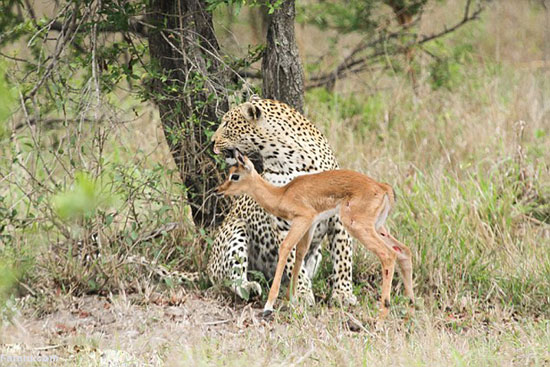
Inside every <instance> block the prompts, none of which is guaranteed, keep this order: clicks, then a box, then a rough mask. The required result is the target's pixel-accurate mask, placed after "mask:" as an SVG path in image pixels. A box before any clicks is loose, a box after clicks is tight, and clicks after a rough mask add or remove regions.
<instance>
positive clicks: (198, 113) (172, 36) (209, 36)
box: [148, 0, 229, 227]
mask: <svg viewBox="0 0 550 367" xmlns="http://www.w3.org/2000/svg"><path fill="white" fill-rule="evenodd" d="M148 10H149V19H148V20H149V23H150V24H152V25H153V26H154V28H153V29H152V30H151V31H150V32H149V33H148V35H149V36H148V41H149V49H150V56H151V63H152V66H153V70H155V72H153V74H152V75H153V82H152V83H151V88H150V92H151V95H152V98H153V100H154V101H155V102H156V104H157V105H158V108H159V112H160V117H161V119H162V125H163V129H164V134H165V137H166V141H167V143H168V145H169V147H170V149H171V152H172V155H173V157H174V160H175V162H176V165H177V167H178V169H179V171H180V175H181V179H182V181H183V183H184V186H185V189H186V194H187V200H188V202H189V204H190V206H191V213H192V217H193V221H194V223H195V225H197V226H200V227H212V226H216V225H217V224H219V223H221V220H222V219H223V212H224V210H223V208H224V207H225V205H224V203H225V201H220V200H219V198H218V196H217V195H216V194H215V192H214V189H215V188H216V187H217V185H218V184H219V182H220V176H219V175H220V174H219V172H220V170H219V169H217V167H216V163H215V161H214V159H213V157H212V156H211V153H210V146H209V145H210V141H209V139H208V132H209V131H212V130H215V129H216V127H217V125H218V121H219V119H220V117H221V116H222V115H223V113H225V112H226V111H227V110H228V99H227V95H226V91H227V85H228V80H229V78H228V73H227V72H226V70H225V68H224V65H223V63H222V62H221V61H220V60H222V59H221V58H219V57H218V55H219V45H218V41H217V40H216V37H215V34H214V28H213V23H212V15H211V14H210V13H209V12H208V11H207V10H206V5H205V3H204V2H203V1H202V0H152V1H151V2H150V5H149V9H148Z"/></svg>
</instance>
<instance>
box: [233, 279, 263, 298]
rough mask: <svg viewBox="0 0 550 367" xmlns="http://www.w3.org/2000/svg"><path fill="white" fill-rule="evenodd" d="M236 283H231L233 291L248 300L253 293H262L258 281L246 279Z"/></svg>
mask: <svg viewBox="0 0 550 367" xmlns="http://www.w3.org/2000/svg"><path fill="white" fill-rule="evenodd" d="M238 283H239V284H234V285H233V291H234V292H235V293H237V295H238V296H239V297H240V298H242V299H244V300H248V299H250V297H251V296H252V295H254V294H256V295H258V296H261V295H262V287H261V286H260V283H258V282H249V281H248V280H243V281H240V282H238Z"/></svg>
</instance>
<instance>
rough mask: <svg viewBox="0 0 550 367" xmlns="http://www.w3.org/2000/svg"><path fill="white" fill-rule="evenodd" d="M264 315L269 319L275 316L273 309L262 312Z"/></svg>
mask: <svg viewBox="0 0 550 367" xmlns="http://www.w3.org/2000/svg"><path fill="white" fill-rule="evenodd" d="M262 317H263V318H264V319H266V320H269V319H271V318H272V317H273V310H264V312H262Z"/></svg>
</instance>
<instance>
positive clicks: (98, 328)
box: [0, 1, 550, 366]
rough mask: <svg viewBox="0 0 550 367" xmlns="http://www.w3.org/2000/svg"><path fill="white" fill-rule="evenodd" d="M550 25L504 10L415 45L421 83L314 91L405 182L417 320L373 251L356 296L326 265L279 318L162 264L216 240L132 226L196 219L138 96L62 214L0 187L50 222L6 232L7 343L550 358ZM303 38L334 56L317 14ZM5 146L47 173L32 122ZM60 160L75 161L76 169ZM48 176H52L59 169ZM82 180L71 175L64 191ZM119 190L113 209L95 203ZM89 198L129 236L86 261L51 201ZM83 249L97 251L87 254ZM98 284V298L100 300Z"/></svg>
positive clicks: (354, 161)
mask: <svg viewBox="0 0 550 367" xmlns="http://www.w3.org/2000/svg"><path fill="white" fill-rule="evenodd" d="M453 4H454V3H452V4H449V6H448V7H446V8H445V7H434V8H433V9H432V8H428V14H427V15H426V16H425V17H424V18H423V19H425V20H424V21H423V22H422V24H421V29H422V30H423V32H426V33H429V32H431V31H432V30H433V29H437V27H438V26H440V25H441V24H444V23H445V22H446V21H447V20H449V19H450V18H451V16H452V11H453V9H454V8H453V6H455V5H453ZM457 9H458V8H457ZM457 9H454V10H457ZM457 11H458V10H457ZM428 19H430V20H431V19H435V20H436V21H434V22H429V21H427V20H428ZM545 22H546V16H545V13H544V12H543V10H542V8H541V7H540V6H539V5H537V4H534V3H527V2H525V3H524V2H517V1H502V2H499V3H497V4H492V5H491V6H490V7H489V9H488V10H487V11H486V12H485V13H484V15H483V17H482V20H481V21H480V22H478V23H475V24H471V25H470V26H468V27H466V28H464V29H463V30H461V31H460V32H458V33H455V34H453V35H451V36H450V37H448V38H447V39H446V40H445V42H441V43H435V44H432V45H429V46H427V50H426V51H427V52H422V51H418V53H417V54H416V59H415V60H416V61H415V62H416V64H415V69H416V78H417V87H416V89H413V88H412V86H411V83H410V81H409V79H408V76H407V75H406V74H404V73H402V72H400V70H398V65H388V66H387V67H386V68H384V69H383V70H380V69H376V70H370V71H368V72H365V73H364V74H362V75H357V76H355V77H353V78H350V79H346V80H345V81H342V82H339V83H337V85H336V87H335V90H334V91H332V92H327V91H325V90H311V91H309V92H308V94H307V96H306V97H307V104H306V115H307V116H308V117H309V118H310V119H311V120H312V121H314V122H315V123H316V124H317V126H319V127H320V128H321V129H322V130H323V132H324V133H325V134H326V135H327V137H328V139H329V141H330V143H331V145H332V146H333V147H334V150H335V152H336V155H337V157H338V159H339V160H340V162H341V165H342V166H343V167H347V168H352V169H355V170H359V171H362V172H365V173H368V174H370V175H371V176H373V177H376V178H378V179H380V180H383V181H386V182H389V183H391V184H392V185H394V187H395V188H396V192H397V197H398V200H397V207H396V209H395V210H394V212H393V213H392V216H391V220H390V224H391V226H390V229H391V230H392V231H393V233H394V234H395V235H396V236H397V237H398V238H400V239H401V240H402V241H403V242H405V243H407V244H409V245H410V247H411V249H412V250H413V254H414V272H415V275H414V276H415V290H416V293H417V295H418V310H417V313H416V315H415V316H414V317H413V318H411V319H406V317H405V313H404V301H403V300H402V299H401V297H400V296H401V289H402V286H401V284H400V280H399V277H397V280H396V282H395V284H394V290H393V294H394V295H395V298H394V300H393V309H392V314H391V316H390V318H389V320H388V321H387V322H386V323H385V324H376V323H375V322H374V321H373V318H374V316H375V314H376V302H375V298H376V295H377V294H378V288H377V287H378V284H379V281H380V279H379V274H378V272H379V265H378V263H377V262H376V259H375V258H374V256H372V255H371V254H368V253H365V252H364V251H362V250H361V249H358V250H357V251H356V254H355V259H354V261H355V263H354V282H355V284H356V289H355V292H356V294H357V295H358V296H359V300H360V304H359V305H357V306H355V307H350V308H344V309H342V308H339V307H331V306H329V305H328V304H327V302H326V301H327V300H328V296H329V292H330V291H329V290H328V289H327V288H326V277H327V276H328V274H329V273H330V262H329V261H326V262H325V263H324V264H323V268H322V270H321V274H320V275H319V276H318V277H317V278H316V279H315V285H314V287H315V293H316V295H317V296H318V297H319V303H318V305H317V306H315V307H313V308H310V309H307V308H302V307H300V306H297V307H296V308H294V307H290V308H288V307H285V308H284V309H283V310H282V311H281V312H279V313H278V314H277V315H276V317H275V319H274V320H273V321H270V322H265V321H262V320H261V319H259V318H258V317H257V313H258V311H259V308H260V307H261V305H262V300H261V299H255V300H253V302H252V303H251V304H250V305H248V304H246V303H243V302H238V301H236V300H234V299H233V298H232V296H231V295H229V294H228V293H226V292H225V291H224V290H222V289H221V288H220V287H213V288H210V289H208V290H205V289H203V288H204V287H202V284H201V285H199V286H196V285H195V286H192V285H189V284H183V285H180V284H179V283H177V281H176V280H175V279H171V278H170V277H169V276H164V275H163V274H168V273H169V272H170V271H172V270H182V269H186V268H189V267H191V268H194V269H199V270H200V269H204V265H205V261H206V257H205V253H207V250H206V245H207V244H208V243H209V241H210V238H209V236H208V234H205V233H196V232H195V231H193V230H192V229H191V228H188V227H184V228H182V229H180V230H178V231H172V232H170V233H168V234H166V235H165V236H164V237H162V238H161V239H160V240H159V239H155V240H147V239H142V238H139V237H135V236H139V235H140V234H138V231H137V230H136V228H135V227H134V226H133V225H132V224H131V222H132V221H136V222H140V223H141V225H143V226H150V227H151V228H157V227H158V226H166V225H169V224H170V223H171V222H185V221H186V218H187V215H188V213H187V209H186V207H185V206H184V205H183V204H182V203H181V200H180V193H181V191H180V190H181V188H180V187H179V186H178V183H177V174H175V173H174V172H172V171H170V169H171V167H173V166H171V163H170V155H169V153H168V151H167V149H166V146H165V144H164V141H163V139H162V136H161V134H160V129H159V120H158V115H156V114H155V113H154V112H153V111H154V109H153V108H151V107H150V106H143V105H141V104H140V103H138V102H136V101H134V100H131V99H127V100H123V101H122V102H121V104H120V105H121V106H122V107H123V109H126V110H132V109H135V110H136V111H137V112H138V113H139V116H140V117H139V118H137V119H133V118H130V117H129V118H128V122H126V123H125V124H122V125H116V124H115V123H110V125H109V126H108V127H109V129H110V130H111V131H110V134H111V135H110V136H109V139H110V140H109V144H107V145H108V147H107V149H106V150H105V151H106V154H105V157H104V158H105V164H104V165H103V167H102V169H103V170H104V172H105V174H104V175H103V176H101V177H104V179H105V182H108V184H102V183H101V182H103V181H102V180H98V182H100V183H99V184H94V185H89V184H88V182H87V180H86V178H85V177H84V178H82V179H81V180H80V182H77V183H76V185H73V186H75V187H76V189H73V190H72V191H71V189H67V190H65V191H62V192H60V193H57V194H56V195H55V196H54V197H52V198H50V199H51V200H52V202H53V203H54V204H55V205H57V206H56V208H57V209H56V210H57V211H58V212H56V213H53V214H51V213H50V212H49V211H47V210H45V209H44V210H43V211H40V210H42V209H41V208H42V207H37V208H38V209H37V210H36V211H35V212H33V209H32V208H31V207H32V205H30V204H29V203H35V202H38V204H36V205H44V202H47V201H48V200H50V199H45V200H44V201H43V202H42V199H40V200H41V201H38V198H36V197H33V194H32V193H31V194H30V195H29V197H28V198H25V197H23V196H22V195H21V194H20V193H19V194H17V193H18V192H20V191H18V189H20V187H17V185H14V186H9V187H8V186H7V185H6V186H3V187H0V195H1V196H2V197H4V200H6V201H8V202H9V203H8V204H9V205H8V206H7V207H11V208H17V209H18V210H20V211H21V210H23V211H25V210H26V213H27V215H28V216H29V217H30V214H29V213H32V214H33V215H37V216H38V219H39V220H38V221H37V222H36V223H35V224H33V225H32V226H29V227H24V226H22V227H21V228H20V229H19V232H18V234H19V237H16V238H14V240H13V242H11V243H10V246H7V245H4V244H3V243H2V242H1V240H0V246H4V247H0V248H1V249H2V250H3V253H2V254H3V257H2V258H1V259H0V275H3V274H8V275H5V276H0V298H1V297H3V296H4V293H6V290H7V289H10V286H11V285H13V284H10V282H9V281H8V282H5V280H6V279H7V280H9V279H11V275H10V274H13V270H14V269H15V270H16V271H15V274H17V275H22V274H23V275H24V278H23V279H24V280H23V282H22V283H20V284H19V285H18V286H17V287H16V288H17V294H16V295H17V296H18V297H14V296H11V297H8V302H7V303H6V306H4V307H3V308H2V312H1V315H2V325H1V326H0V354H4V355H26V354H33V355H37V354H41V353H43V354H49V355H57V356H59V357H60V359H59V361H58V363H59V364H61V365H75V364H76V365H81V366H91V365H98V364H101V363H107V362H108V361H111V362H112V363H115V365H116V363H119V364H122V363H129V362H135V363H139V364H151V365H164V364H166V365H188V364H189V365H199V366H200V365H222V364H223V365H228V366H233V365H235V366H236V365H243V364H247V365H251V366H256V365H284V366H287V365H319V366H325V365H335V366H336V365H338V366H340V365H353V366H355V365H369V366H370V365H381V366H382V365H383V366H388V365H390V366H393V365H405V366H409V365H421V366H422V365H427V366H433V365H435V366H440V365H441V366H447V365H459V366H460V365H473V366H477V365H479V366H487V365H495V366H506V365H514V366H515V365H529V366H531V365H533V366H539V365H540V366H542V365H548V364H550V353H549V352H548V346H549V345H550V322H549V317H550V308H549V307H548V304H549V303H550V291H549V289H550V185H549V184H548V182H550V167H549V165H548V162H550V104H549V102H548V101H550V83H549V82H548V81H549V80H550V75H549V71H548V70H549V66H548V64H547V62H548V61H547V60H548V58H546V59H545V57H544V50H545V42H548V37H550V35H546V34H545V28H544V26H543V25H544V24H546V23H545ZM440 23H441V24H440ZM299 32H300V34H299V41H300V44H301V45H302V52H303V53H304V54H305V58H306V59H308V58H310V57H314V56H315V55H317V54H319V53H322V52H324V51H323V50H322V49H321V48H320V47H318V45H320V44H321V42H306V40H307V39H308V37H310V38H315V37H317V36H318V34H316V33H314V32H313V31H312V30H311V29H309V28H308V27H305V28H302V27H301V28H300V29H299ZM546 32H547V31H546ZM545 40H546V41H545ZM344 41H346V40H344ZM347 41H349V40H347ZM242 44H246V42H243V43H242ZM343 44H344V45H345V44H346V43H345V42H344V43H343ZM345 52H346V50H345V46H343V50H342V53H345ZM430 55H432V56H430ZM433 55H435V57H434V56H433ZM545 60H546V61H545ZM0 112H1V111H0ZM0 117H1V116H0ZM151 122H154V123H151ZM77 132H78V131H77ZM78 133H79V134H80V133H81V132H78ZM66 134H70V132H68V133H66ZM42 138H43V139H44V143H43V144H44V145H47V144H46V143H49V141H48V139H50V140H55V139H59V140H60V142H58V143H57V144H59V145H61V146H62V145H63V143H64V142H65V143H66V142H67V141H68V137H66V136H64V135H63V134H62V131H61V130H56V131H54V132H53V133H51V134H50V135H48V136H44V137H42ZM54 138H55V139H54ZM64 139H66V140H64ZM7 141H8V140H6V139H5V140H2V142H6V145H5V146H0V150H1V151H2V153H3V154H4V157H8V158H5V159H3V160H0V168H2V169H4V168H6V167H11V166H8V164H9V163H11V160H12V158H13V156H11V155H10V154H13V152H14V151H16V150H17V149H21V151H22V152H23V153H22V154H20V155H19V157H24V158H25V162H26V164H27V167H30V169H31V170H32V169H34V168H35V167H37V163H36V162H39V161H40V159H43V158H41V157H39V156H35V155H33V154H31V152H30V151H29V150H25V149H26V148H25V147H26V146H27V145H26V144H29V141H31V136H28V135H24V134H22V135H21V136H18V137H17V139H13V140H11V141H10V142H9V144H13V146H12V145H8V143H7ZM136 142H141V143H140V144H139V146H138V147H136ZM83 146H84V147H85V148H87V147H88V145H87V144H83ZM83 151H84V150H83ZM20 159H23V158H20ZM46 159H49V158H48V157H47V156H46ZM13 167H14V168H13V170H12V171H10V172H9V174H8V175H7V176H4V177H3V178H2V181H1V182H4V180H6V182H7V181H8V179H9V180H10V182H15V183H17V184H18V185H21V187H26V186H25V185H26V184H27V182H26V181H28V177H27V176H26V171H25V170H24V169H23V168H22V167H21V166H17V165H14V166H13ZM167 167H168V168H167ZM56 169H58V170H60V172H62V171H61V169H60V168H59V165H56ZM0 172H3V173H5V171H0ZM33 172H37V171H33ZM39 173H40V172H39ZM40 174H42V176H41V177H43V178H44V182H45V183H46V184H47V180H46V178H47V175H46V174H45V173H44V172H42V173H40ZM13 176H16V177H19V176H20V177H21V179H20V180H15V181H13V180H12V178H13ZM6 177H7V178H6ZM174 182H175V183H174ZM71 184H72V182H70V181H67V182H65V185H66V187H67V188H69V187H71ZM64 187H65V186H64ZM107 188H109V190H111V191H109V194H108V195H107V196H108V197H109V200H107V201H109V203H102V204H101V205H96V204H97V203H96V201H97V200H98V198H99V199H102V198H103V196H101V195H102V194H101V193H103V192H104V191H105V190H107ZM78 190H83V191H78ZM89 191H91V192H92V195H91V196H90V198H89V201H90V202H84V203H80V204H79V205H81V206H82V207H79V206H78V205H73V204H74V201H75V200H74V198H75V196H72V195H74V194H75V193H76V194H78V193H79V192H85V193H86V192H89ZM36 196H37V195H36ZM56 200H57V201H56ZM40 203H42V204H40ZM128 203H130V204H128ZM0 204H2V203H1V202H0ZM77 204H78V203H77ZM87 205H96V206H97V207H98V208H99V214H97V216H98V217H100V218H101V221H102V223H103V224H105V222H106V221H112V224H111V225H110V226H109V225H106V229H104V232H103V235H104V236H105V238H106V239H111V240H112V239H113V238H115V237H114V235H113V233H120V232H122V233H123V234H124V236H125V237H121V238H119V237H116V240H113V242H112V243H111V245H110V246H105V247H103V248H102V249H101V251H102V257H101V258H100V259H99V260H93V261H91V262H90V260H89V256H88V257H87V255H93V252H94V251H96V250H97V249H95V248H90V247H88V245H87V244H86V243H84V244H81V243H74V242H70V241H67V242H60V241H59V237H60V235H59V233H58V232H56V231H57V230H56V229H54V228H53V226H51V225H50V226H49V227H48V225H47V224H46V223H47V220H48V218H49V217H48V215H61V214H62V213H60V212H59V208H68V209H67V210H73V211H74V210H77V211H78V210H83V208H84V209H85V208H86V206H87ZM2 208H3V206H2V205H0V209H2ZM33 208H34V207H33ZM113 208H116V210H117V215H116V216H114V215H113V214H112V213H113V210H114V209H113ZM6 213H7V212H6ZM6 213H5V212H2V211H0V214H2V215H7V214H6ZM8 214H9V213H8ZM41 216H44V218H42V217H41ZM113 216H114V218H113ZM54 217H55V216H54ZM55 218H57V217H55ZM125 218H126V219H127V218H130V219H131V220H126V221H124V220H123V219H125ZM138 218H139V221H138ZM61 219H63V218H61ZM68 223H69V227H70V230H71V231H72V232H71V233H70V236H69V237H70V238H85V236H86V235H88V234H89V233H84V234H83V233H82V231H83V228H85V226H84V225H82V223H78V222H74V223H71V222H68ZM0 224H1V223H0ZM146 228H148V227H146ZM115 230H116V231H118V232H116V231H115ZM141 230H143V228H141ZM110 235H111V236H112V237H109V236H110ZM71 236H72V237H71ZM77 245H78V246H77ZM79 246H80V247H79ZM77 248H79V249H81V251H88V252H85V253H83V254H82V253H79V254H75V253H73V250H76V249H77ZM82 249H83V250H82ZM6 255H7V256H6ZM327 257H328V256H325V258H327ZM141 259H146V261H145V262H144V261H141ZM159 269H160V270H159ZM159 274H160V276H159ZM90 291H91V292H95V293H96V295H88V296H86V295H83V294H84V293H87V292H88V293H89V292H90ZM97 293H99V294H100V295H97ZM0 364H2V363H0Z"/></svg>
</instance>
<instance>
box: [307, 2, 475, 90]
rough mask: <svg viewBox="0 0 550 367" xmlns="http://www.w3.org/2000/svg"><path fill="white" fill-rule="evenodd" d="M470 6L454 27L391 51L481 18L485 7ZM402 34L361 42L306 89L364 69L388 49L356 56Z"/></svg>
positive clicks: (397, 48) (469, 4) (396, 49)
mask: <svg viewBox="0 0 550 367" xmlns="http://www.w3.org/2000/svg"><path fill="white" fill-rule="evenodd" d="M470 6H471V0H468V2H467V3H466V5H465V12H464V17H463V18H462V19H461V20H460V21H459V22H458V23H456V24H454V25H453V26H452V27H447V26H445V27H444V29H443V30H442V31H440V32H437V33H433V34H430V35H424V36H421V37H413V38H414V41H411V42H409V43H407V44H405V45H403V46H400V47H396V48H394V49H393V50H390V51H389V52H390V53H393V54H398V53H403V52H406V51H407V50H408V49H410V48H411V47H413V46H418V45H422V44H424V43H426V42H429V41H432V40H434V39H438V38H441V37H444V36H446V35H447V34H449V33H452V32H454V31H456V30H457V29H459V28H461V27H462V26H464V25H465V24H467V23H469V22H471V21H473V20H477V19H479V14H481V12H482V11H483V10H484V7H483V6H481V5H480V6H479V7H478V8H477V9H476V10H475V11H474V12H473V13H472V14H470ZM413 23H414V22H413ZM409 27H410V25H409ZM402 35H404V33H403V28H402V29H401V30H399V31H397V32H393V33H390V34H386V35H383V36H381V37H379V38H377V39H376V40H374V41H372V42H369V43H364V42H360V43H359V44H358V45H357V46H356V47H355V48H354V50H353V51H352V52H351V54H350V55H348V56H347V57H346V58H345V59H344V61H342V62H341V63H340V64H339V65H338V66H337V67H336V68H335V69H334V70H333V71H331V72H328V73H325V74H322V75H317V76H314V77H312V78H310V79H309V81H308V84H307V86H306V89H310V88H316V87H320V86H324V85H330V84H332V83H334V82H335V81H336V80H338V79H342V78H344V77H346V76H347V75H349V74H351V73H356V72H358V71H359V70H362V66H363V65H364V64H366V63H367V62H368V61H369V60H372V59H375V58H377V57H379V56H382V55H384V54H387V53H388V50H381V51H376V52H374V53H371V54H369V55H365V56H362V57H357V58H356V56H357V55H358V54H360V53H361V52H362V51H364V50H366V49H368V48H372V47H374V46H376V45H378V44H381V43H383V42H387V41H388V40H389V39H393V38H397V37H399V36H402ZM355 68H359V69H355Z"/></svg>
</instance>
